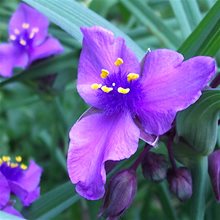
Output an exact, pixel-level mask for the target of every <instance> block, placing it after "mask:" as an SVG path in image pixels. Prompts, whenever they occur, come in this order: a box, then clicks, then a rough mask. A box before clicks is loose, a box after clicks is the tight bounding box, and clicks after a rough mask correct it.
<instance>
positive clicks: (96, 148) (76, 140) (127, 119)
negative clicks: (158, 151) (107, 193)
mask: <svg viewBox="0 0 220 220" xmlns="http://www.w3.org/2000/svg"><path fill="white" fill-rule="evenodd" d="M139 135H140V131H139V129H138V127H137V126H136V125H135V123H134V122H133V119H132V118H131V116H130V114H128V113H123V114H121V115H112V116H109V115H108V116H107V115H105V114H104V113H100V112H99V113H98V112H96V113H94V114H88V115H86V116H85V117H82V118H81V120H79V121H78V122H77V123H76V124H75V125H74V126H73V127H72V129H71V131H70V144H69V151H68V159H67V167H68V172H69V176H70V179H71V181H72V182H73V183H74V184H76V191H77V192H78V193H79V194H80V195H81V196H83V197H85V198H87V199H91V200H95V199H100V198H101V197H102V196H103V195H104V184H105V182H106V172H105V168H104V165H105V162H106V161H108V160H113V161H117V160H123V159H125V158H129V157H130V156H131V155H132V154H134V153H135V151H136V150H137V147H138V139H139Z"/></svg>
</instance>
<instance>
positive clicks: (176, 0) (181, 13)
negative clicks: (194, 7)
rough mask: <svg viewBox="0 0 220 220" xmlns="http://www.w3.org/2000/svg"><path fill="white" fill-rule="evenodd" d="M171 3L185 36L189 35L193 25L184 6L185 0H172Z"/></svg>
mask: <svg viewBox="0 0 220 220" xmlns="http://www.w3.org/2000/svg"><path fill="white" fill-rule="evenodd" d="M170 4H171V6H172V9H173V12H174V14H175V16H176V18H177V20H178V22H179V25H180V29H181V31H182V35H183V37H184V38H186V37H188V35H189V34H190V33H191V27H190V23H189V21H188V19H187V15H186V11H185V9H184V7H183V0H170Z"/></svg>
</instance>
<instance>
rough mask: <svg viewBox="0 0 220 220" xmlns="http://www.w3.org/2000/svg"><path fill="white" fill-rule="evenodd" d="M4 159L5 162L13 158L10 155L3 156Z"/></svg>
mask: <svg viewBox="0 0 220 220" xmlns="http://www.w3.org/2000/svg"><path fill="white" fill-rule="evenodd" d="M2 160H3V161H4V162H9V161H10V160H11V158H10V157H9V156H3V157H2Z"/></svg>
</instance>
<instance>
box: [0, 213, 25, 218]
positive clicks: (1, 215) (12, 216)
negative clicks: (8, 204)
mask: <svg viewBox="0 0 220 220" xmlns="http://www.w3.org/2000/svg"><path fill="white" fill-rule="evenodd" d="M0 219H1V220H22V219H23V218H19V217H17V216H14V215H10V214H9V213H6V212H2V211H0Z"/></svg>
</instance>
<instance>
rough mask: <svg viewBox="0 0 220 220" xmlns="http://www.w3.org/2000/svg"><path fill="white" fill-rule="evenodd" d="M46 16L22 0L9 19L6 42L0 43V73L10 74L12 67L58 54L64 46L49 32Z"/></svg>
mask: <svg viewBox="0 0 220 220" xmlns="http://www.w3.org/2000/svg"><path fill="white" fill-rule="evenodd" d="M48 26H49V21H48V19H47V18H46V17H45V16H44V15H42V14H41V13H39V12H38V11H36V10H35V9H33V8H31V7H29V6H28V5H26V4H23V3H21V4H20V5H19V7H18V9H17V10H16V11H15V13H14V14H13V15H12V17H11V19H10V22H9V30H8V32H9V43H2V44H0V76H3V77H10V76H12V73H13V68H14V67H21V68H26V67H27V66H29V65H30V64H31V63H32V62H33V61H35V60H38V59H42V58H46V57H48V56H51V55H55V54H59V53H61V52H62V51H63V47H62V46H61V44H60V43H59V41H58V40H57V39H55V38H53V37H51V36H49V35H48Z"/></svg>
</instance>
